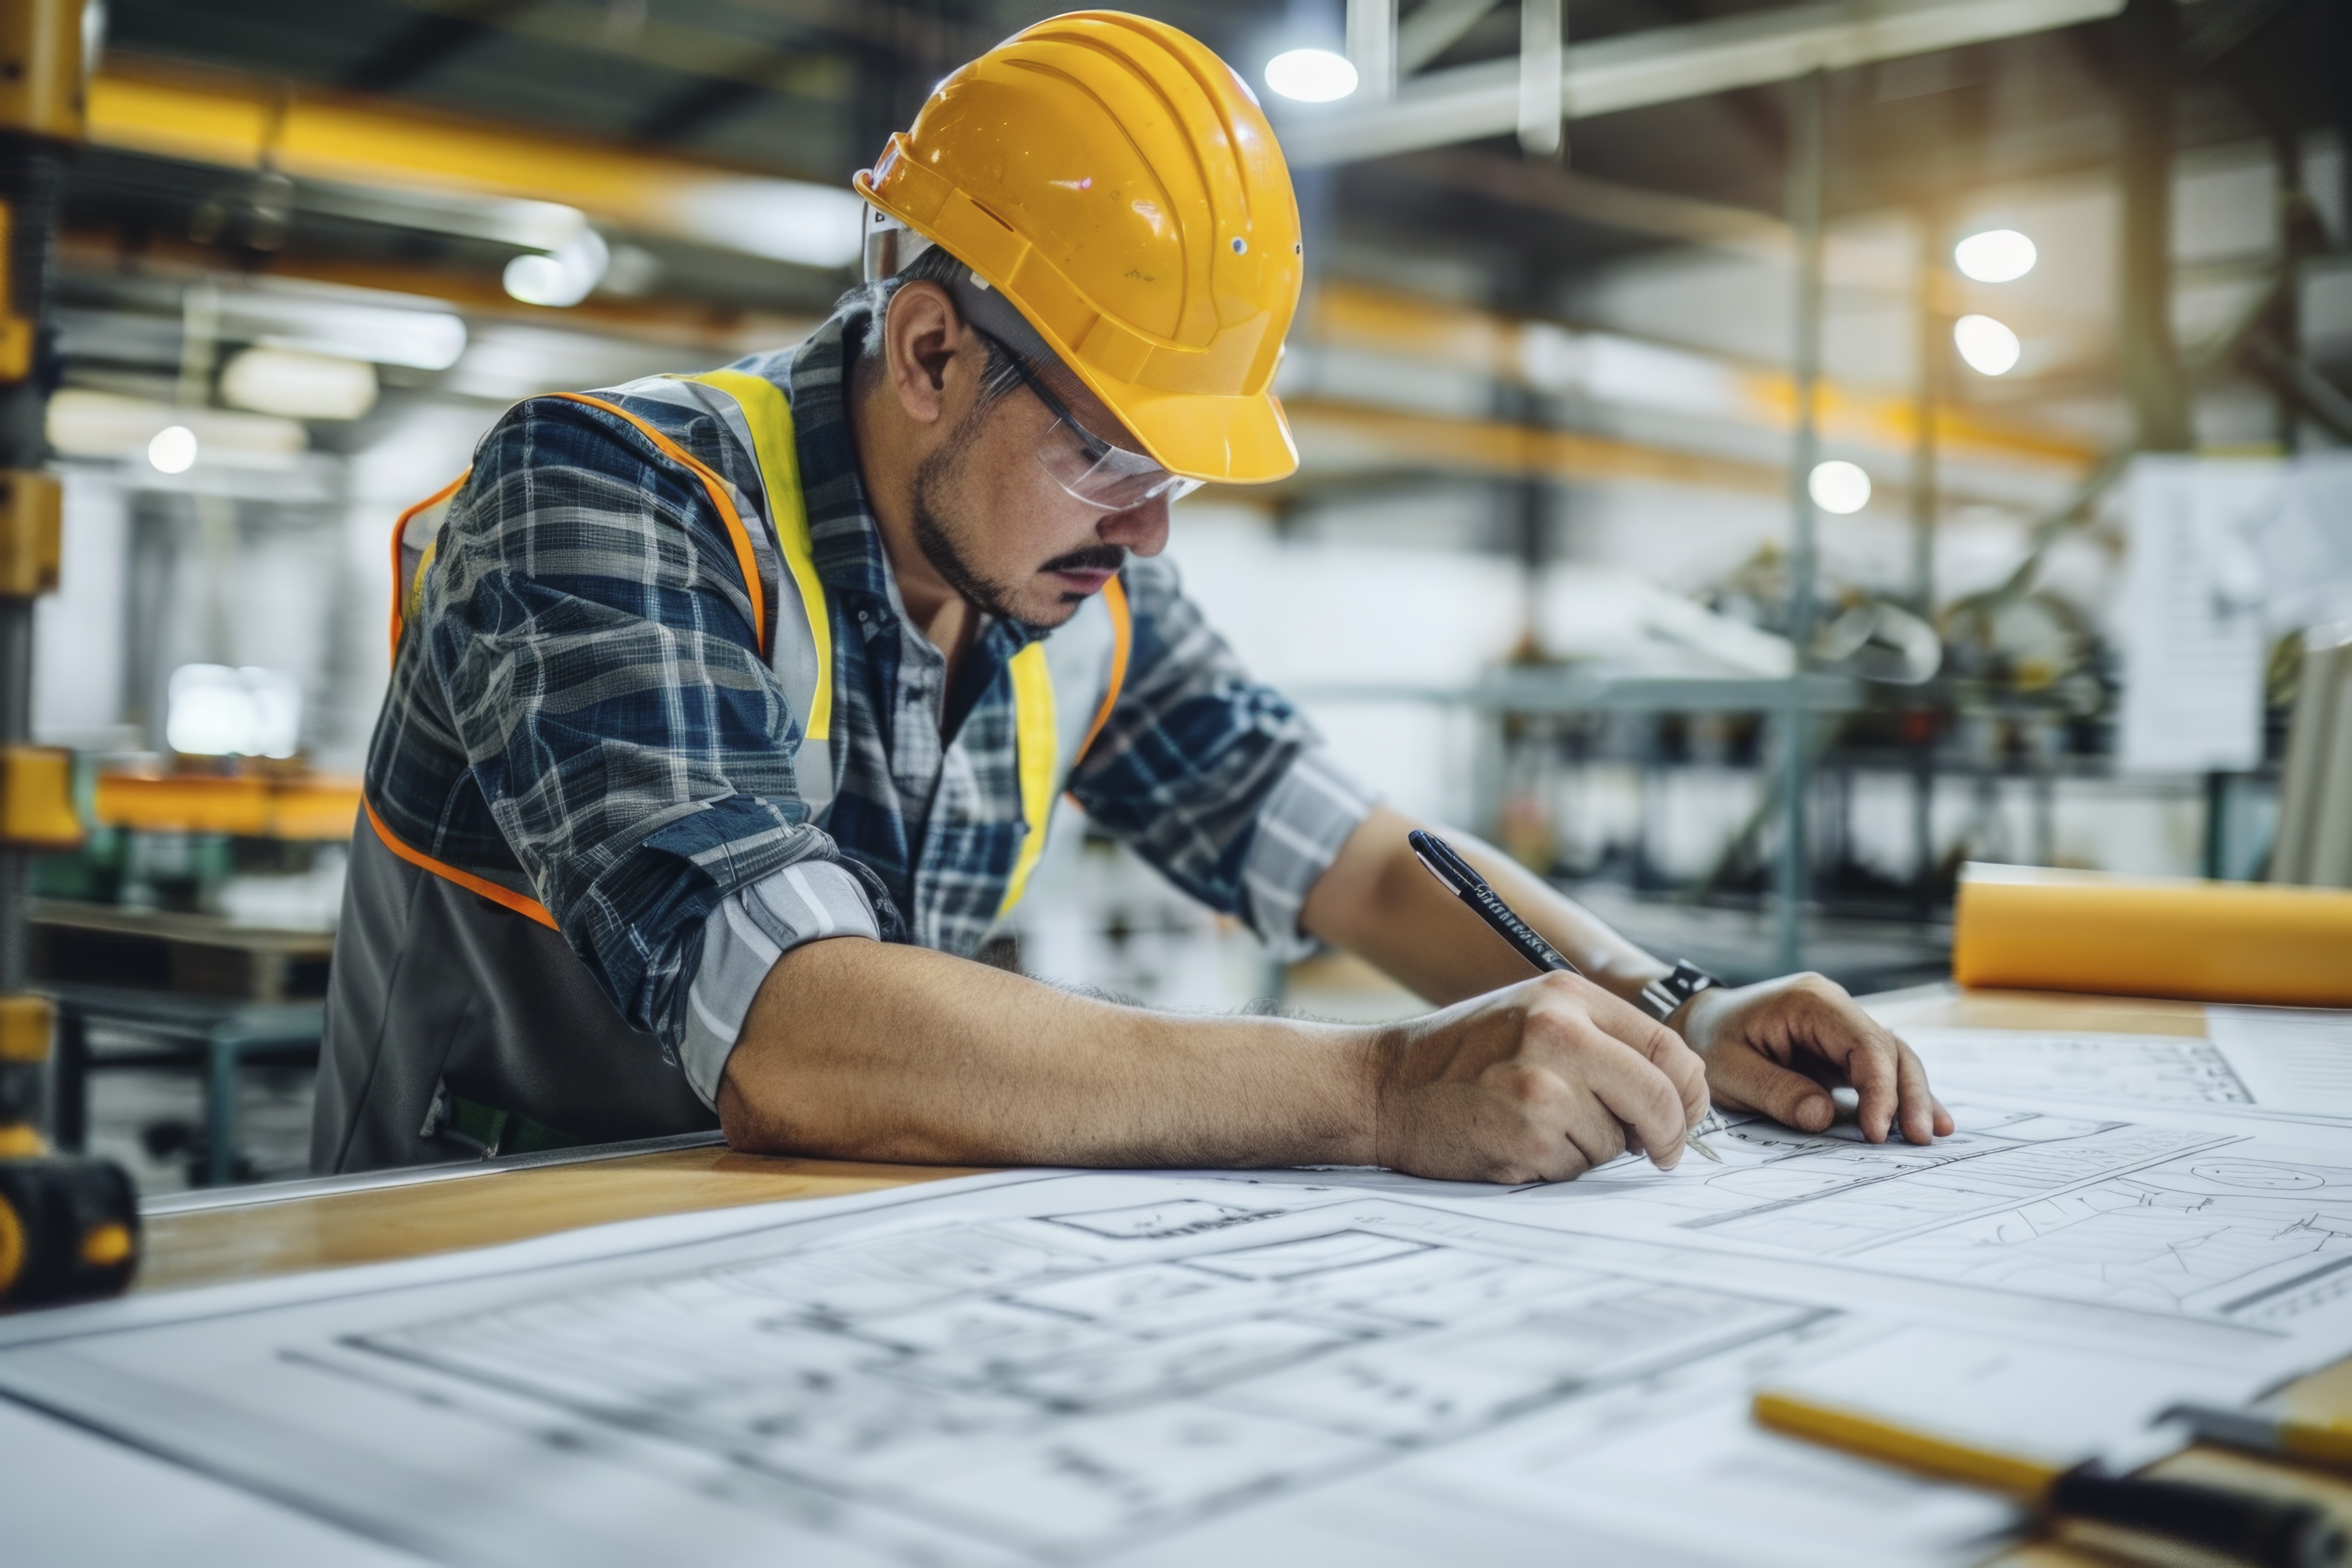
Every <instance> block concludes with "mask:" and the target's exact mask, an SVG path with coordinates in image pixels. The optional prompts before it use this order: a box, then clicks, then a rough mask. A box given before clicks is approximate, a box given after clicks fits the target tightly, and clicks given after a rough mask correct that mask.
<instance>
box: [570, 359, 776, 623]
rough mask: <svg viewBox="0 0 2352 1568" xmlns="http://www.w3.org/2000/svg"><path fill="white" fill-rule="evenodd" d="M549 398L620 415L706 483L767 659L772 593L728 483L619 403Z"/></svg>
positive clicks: (578, 395)
mask: <svg viewBox="0 0 2352 1568" xmlns="http://www.w3.org/2000/svg"><path fill="white" fill-rule="evenodd" d="M548 395H549V396H551V397H562V398H566V399H569V400H570V401H572V402H573V403H584V404H586V405H588V406H589V407H591V408H601V409H603V410H604V412H605V413H607V414H615V415H618V416H620V417H622V418H624V419H625V420H627V421H628V422H629V423H630V424H632V425H634V426H636V427H637V428H638V429H639V430H641V431H643V432H644V433H645V437H646V440H648V441H651V442H652V443H653V444H654V446H655V447H656V448H657V449H658V450H659V451H660V452H661V454H662V455H663V456H664V457H666V458H670V459H671V460H673V461H674V462H676V463H677V464H678V465H679V466H680V467H682V468H686V469H687V470H688V472H690V473H692V474H693V475H694V477H695V478H696V479H700V480H701V481H702V488H703V489H705V490H708V491H709V493H710V502H711V504H712V505H713V506H716V507H717V508H718V509H719V516H720V517H722V518H725V519H726V520H727V534H728V537H729V538H730V540H732V541H733V542H734V544H735V564H736V566H737V567H738V568H740V570H741V572H742V574H743V591H744V592H745V593H746V594H748V595H751V633H752V636H753V637H755V638H757V639H758V642H759V647H760V657H761V658H767V657H768V593H767V590H766V589H765V588H762V587H761V585H760V562H759V557H757V556H756V555H754V554H752V553H751V533H750V532H749V531H747V530H746V529H745V528H744V527H743V519H742V516H741V515H740V513H738V512H737V511H736V510H735V503H734V502H733V501H731V500H728V499H727V481H726V480H724V479H720V478H719V476H718V475H717V474H715V473H713V472H711V471H710V468H709V466H708V465H707V464H705V463H704V462H703V461H702V460H701V459H700V458H697V457H696V456H695V455H694V454H693V453H691V452H689V451H688V450H687V449H686V448H685V447H681V446H679V445H678V444H677V442H675V441H673V440H671V439H670V438H669V437H667V436H665V435H663V434H662V433H661V432H660V431H658V430H656V429H655V428H654V427H653V426H650V425H648V424H646V422H645V421H644V420H642V419H640V418H638V417H637V416H635V415H634V414H632V413H630V412H629V411H628V410H627V409H625V408H623V407H621V406H619V405H616V404H611V403H607V402H605V401H604V399H603V398H601V397H591V396H589V395H587V394H586V393H584V392H554V393H550V394H548Z"/></svg>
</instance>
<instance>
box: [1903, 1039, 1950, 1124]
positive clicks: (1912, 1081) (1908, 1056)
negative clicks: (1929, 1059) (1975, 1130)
mask: <svg viewBox="0 0 2352 1568" xmlns="http://www.w3.org/2000/svg"><path fill="white" fill-rule="evenodd" d="M1895 1052H1896V1056H1895V1071H1896V1075H1897V1079H1898V1082H1897V1087H1896V1091H1895V1098H1896V1100H1897V1102H1898V1105H1899V1110H1898V1111H1897V1113H1896V1114H1897V1119H1898V1120H1899V1121H1901V1122H1902V1125H1903V1136H1904V1137H1906V1138H1907V1139H1909V1140H1910V1141H1911V1142H1914V1143H1927V1142H1934V1141H1935V1140H1936V1139H1937V1138H1940V1137H1948V1136H1950V1134H1951V1131H1952V1113H1951V1112H1950V1111H1948V1110H1945V1109H1944V1107H1943V1104H1942V1102H1941V1101H1939V1100H1937V1098H1936V1097H1935V1096H1934V1095H1933V1094H1931V1093H1929V1092H1928V1090H1927V1067H1926V1066H1925V1064H1923V1063H1922V1062H1921V1061H1920V1060H1919V1057H1918V1053H1917V1052H1916V1051H1914V1050H1913V1049H1912V1048H1911V1047H1908V1046H1906V1045H1905V1044H1904V1043H1903V1042H1902V1041H1900V1040H1897V1041H1895Z"/></svg>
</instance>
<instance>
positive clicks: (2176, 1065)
mask: <svg viewBox="0 0 2352 1568" xmlns="http://www.w3.org/2000/svg"><path fill="white" fill-rule="evenodd" d="M2206 1029H2207V1031H2208V1036H2209V1037H2194V1036H2176V1035H2105V1034H2089V1033H2074V1034H2069V1033H2060V1032H2030V1031H2025V1030H2018V1029H1943V1028H1906V1029H1903V1030H1900V1031H1898V1032H1899V1033H1900V1034H1901V1035H1902V1037H1903V1038H1904V1040H1905V1041H1906V1042H1907V1043H1908V1044H1909V1045H1910V1046H1911V1047H1912V1048H1913V1049H1914V1050H1916V1051H1917V1052H1918V1053H1919V1058H1920V1059H1921V1061H1923V1062H1924V1063H1926V1064H1927V1072H1928V1076H1929V1077H1930V1079H1933V1080H1934V1082H1935V1083H1936V1085H1937V1088H1938V1089H1939V1090H1941V1089H1958V1090H1965V1091H1969V1092H1972V1093H1978V1094H1984V1095H1991V1096H2008V1097H2019V1096H2021V1097H2026V1098H2030V1099H2034V1100H2076V1101H2081V1102H2084V1103H2086V1104H2088V1103H2095V1104H2102V1105H2110V1106H2131V1105H2147V1106H2167V1107H2176V1108H2180V1109H2197V1110H2227V1111H2251V1112H2256V1113H2260V1114H2262V1115H2263V1116H2266V1117H2272V1118H2279V1117H2284V1118H2291V1119H2294V1120H2303V1121H2339V1120H2341V1121H2346V1122H2347V1125H2352V1013H2347V1012H2340V1011H2331V1010H2322V1009H2305V1008H2294V1007H2209V1008H2207V1009H2206Z"/></svg>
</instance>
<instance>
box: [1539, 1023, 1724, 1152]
mask: <svg viewBox="0 0 2352 1568" xmlns="http://www.w3.org/2000/svg"><path fill="white" fill-rule="evenodd" d="M1571 1055H1572V1062H1573V1070H1574V1071H1575V1073H1576V1076H1577V1079H1578V1080H1579V1081H1580V1082H1581V1083H1582V1085H1583V1087H1584V1089H1586V1091H1587V1093H1588V1094H1589V1096H1590V1099H1591V1102H1593V1103H1595V1104H1596V1105H1597V1109H1598V1112H1599V1113H1601V1114H1605V1116H1606V1117H1608V1118H1609V1119H1610V1120H1611V1121H1613V1122H1614V1123H1616V1124H1618V1125H1620V1126H1622V1127H1623V1128H1627V1129H1631V1130H1632V1131H1633V1135H1634V1136H1635V1137H1637V1138H1639V1139H1640V1140H1641V1141H1642V1147H1643V1149H1644V1150H1645V1151H1646V1152H1648V1154H1649V1156H1650V1163H1652V1164H1654V1165H1655V1166H1657V1167H1658V1169H1660V1170H1661V1171H1671V1170H1673V1169H1674V1168H1675V1164H1676V1163H1678V1162H1679V1161H1680V1160H1681V1159H1682V1157H1683V1140H1684V1137H1685V1135H1686V1134H1687V1133H1688V1132H1689V1131H1690V1126H1691V1121H1692V1120H1693V1118H1692V1116H1691V1113H1690V1111H1689V1109H1688V1107H1687V1106H1686V1104H1685V1100H1684V1098H1683V1091H1682V1089H1680V1088H1679V1087H1678V1086H1677V1085H1676V1084H1675V1081H1674V1079H1671V1078H1669V1077H1667V1076H1666V1074H1665V1072H1664V1070H1663V1069H1662V1068H1659V1066H1658V1065H1657V1063H1655V1062H1654V1061H1652V1060H1651V1059H1650V1058H1648V1057H1647V1056H1645V1055H1643V1053H1642V1052H1640V1051H1638V1050H1635V1049H1634V1048H1633V1047H1631V1046H1629V1045H1627V1044H1626V1043H1625V1042H1624V1041H1622V1040H1621V1039H1618V1038H1616V1037H1613V1036H1612V1035H1608V1034H1604V1033H1602V1032H1601V1029H1600V1028H1599V1027H1598V1026H1593V1025H1591V1024H1590V1023H1588V1024H1586V1025H1585V1031H1584V1032H1583V1033H1582V1035H1581V1037H1579V1038H1577V1039H1575V1040H1574V1041H1573V1043H1572V1053H1571ZM1568 1132H1569V1136H1570V1138H1571V1139H1572V1140H1574V1141H1575V1142H1577V1145H1578V1147H1580V1148H1582V1147H1585V1146H1586V1142H1587V1140H1588V1138H1589V1137H1591V1133H1592V1129H1591V1116H1590V1115H1580V1116H1579V1117H1577V1118H1575V1119H1574V1120H1572V1121H1570V1126H1569V1129H1568ZM1623 1141H1624V1134H1623V1132H1622V1131H1619V1132H1616V1133H1615V1135H1614V1138H1613V1142H1615V1143H1616V1145H1617V1146H1618V1147H1620V1148H1622V1146H1623ZM1613 1152H1615V1151H1614V1150H1613V1149H1612V1153H1613ZM1595 1163H1599V1162H1595Z"/></svg>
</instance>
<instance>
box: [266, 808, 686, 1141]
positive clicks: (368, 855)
mask: <svg viewBox="0 0 2352 1568" xmlns="http://www.w3.org/2000/svg"><path fill="white" fill-rule="evenodd" d="M444 1085H446V1087H447V1089H448V1092H449V1093H451V1094H455V1095H460V1096H463V1097H464V1098H466V1099H467V1100H475V1101H477V1102H478V1103H480V1104H483V1105H487V1106H491V1107H494V1108H496V1109H498V1110H508V1111H512V1112H514V1113H516V1114H517V1115H520V1116H527V1117H529V1118H530V1119H531V1120H532V1121H537V1122H540V1123H541V1124H543V1125H545V1126H547V1127H550V1128H553V1129H555V1130H557V1131H561V1132H563V1133H567V1134H569V1135H571V1136H572V1137H574V1138H577V1139H580V1140H581V1141H583V1142H607V1141H613V1140H619V1139H624V1138H658V1137H664V1136H667V1135H669V1134H672V1133H678V1132H698V1131H709V1130H711V1129H713V1128H716V1127H717V1126H718V1125H719V1118H718V1117H717V1116H716V1115H715V1114H713V1113H712V1112H711V1111H710V1110H709V1108H707V1107H706V1106H704V1105H703V1103H702V1101H701V1100H699V1099H698V1098H697V1097H696V1095H695V1092H694V1090H693V1089H690V1088H688V1086H687V1081H686V1075H685V1074H683V1073H681V1072H680V1071H678V1069H677V1068H675V1067H672V1066H671V1065H670V1064H669V1063H667V1062H666V1061H664V1060H663V1059H662V1050H661V1046H660V1044H659V1043H658V1042H656V1040H655V1039H654V1037H652V1036H651V1035H647V1034H645V1033H643V1032H641V1031H639V1030H636V1029H633V1028H631V1027H630V1026H628V1024H627V1022H626V1021H625V1020H624V1019H623V1018H622V1016H621V1015H620V1014H619V1013H618V1012H617V1011H615V1010H614V1006H613V1005H612V1004H611V1003H610V1002H608V1001H606V1000H605V999H604V993H603V992H601V991H599V990H597V988H596V983H595V982H594V981H593V980H592V979H591V978H590V977H589V974H588V970H587V966H586V965H584V964H583V963H581V962H580V960H579V958H578V957H577V956H576V955H575V954H574V953H573V952H572V950H571V949H570V948H569V947H567V946H565V945H564V942H563V939H562V937H561V936H559V935H557V934H556V933H555V932H554V931H550V930H548V929H547V927H545V926H543V925H541V924H540V923H539V922H538V921H533V920H530V919H529V918H528V917H526V916H523V915H519V914H517V913H515V912H514V911H513V910H509V909H504V908H501V907H500V906H499V905H497V904H494V903H492V902H491V901H490V900H488V899H485V898H483V897H482V896H481V895H479V894H478V893H474V892H470V891H468V890H467V889H464V888H461V887H458V886H457V885H456V884H455V883H453V882H449V881H446V880H444V879H441V878H439V877H436V876H434V875H433V874H432V873H431V872H429V871H425V870H423V869H422V868H418V867H415V866H412V865H410V864H409V863H408V862H407V861H405V860H403V859H401V858H399V857H398V856H396V855H394V853H393V852H392V851H391V850H390V849H388V848H386V847H384V843H383V839H381V838H379V837H376V832H375V829H374V827H373V826H372V825H371V824H370V823H369V822H368V820H367V818H366V816H364V815H362V816H361V818H360V821H359V826H358V830H357V831H356V832H355V833H353V835H352V858H351V869H350V873H349V879H348V880H347V881H346V883H345V884H344V888H343V905H342V919H341V924H340V925H339V926H338V927H337V929H336V932H335V957H334V966H333V969H332V971H331V976H330V980H329V984H328V994H327V1025H326V1037H325V1040H324V1042H323V1047H322V1049H321V1050H320V1057H319V1089H318V1104H317V1108H316V1110H315V1111H314V1112H313V1115H312V1119H311V1123H310V1128H311V1131H310V1168H311V1170H312V1171H314V1172H316V1173H320V1174H322V1175H323V1174H328V1173H342V1172H350V1171H373V1170H380V1169H383V1168H384V1167H386V1166H393V1165H415V1164H421V1163H427V1162H433V1161H442V1160H453V1159H466V1158H469V1157H474V1156H478V1155H479V1153H480V1152H481V1151H480V1149H479V1148H478V1147H477V1146H473V1145H470V1144H467V1143H465V1142H460V1141H457V1140H456V1139H454V1138H452V1137H451V1136H449V1135H448V1134H446V1133H444V1132H442V1131H439V1129H438V1128H437V1127H428V1119H434V1102H435V1099H436V1095H437V1094H438V1092H439V1090H440V1089H441V1088H442V1086H444Z"/></svg>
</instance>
